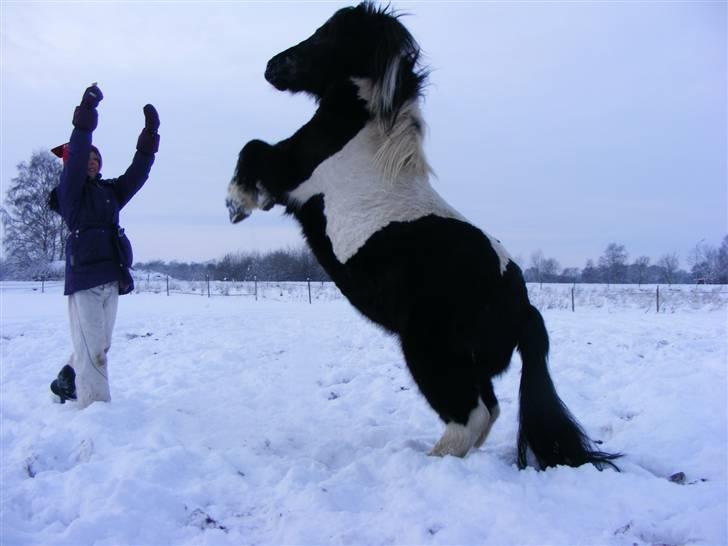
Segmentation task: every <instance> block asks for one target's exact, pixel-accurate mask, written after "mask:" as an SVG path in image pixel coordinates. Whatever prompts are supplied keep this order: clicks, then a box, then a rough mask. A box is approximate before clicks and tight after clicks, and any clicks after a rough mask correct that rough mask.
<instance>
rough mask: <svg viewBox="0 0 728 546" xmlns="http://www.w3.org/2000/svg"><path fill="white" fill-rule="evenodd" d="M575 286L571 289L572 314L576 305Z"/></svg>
mask: <svg viewBox="0 0 728 546" xmlns="http://www.w3.org/2000/svg"><path fill="white" fill-rule="evenodd" d="M574 288H575V287H574V286H572V287H571V312H572V313H573V312H574V309H575V305H574Z"/></svg>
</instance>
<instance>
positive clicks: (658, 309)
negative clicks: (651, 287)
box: [657, 285, 660, 313]
mask: <svg viewBox="0 0 728 546" xmlns="http://www.w3.org/2000/svg"><path fill="white" fill-rule="evenodd" d="M657 312H658V313H659V312H660V286H659V285H658V286H657Z"/></svg>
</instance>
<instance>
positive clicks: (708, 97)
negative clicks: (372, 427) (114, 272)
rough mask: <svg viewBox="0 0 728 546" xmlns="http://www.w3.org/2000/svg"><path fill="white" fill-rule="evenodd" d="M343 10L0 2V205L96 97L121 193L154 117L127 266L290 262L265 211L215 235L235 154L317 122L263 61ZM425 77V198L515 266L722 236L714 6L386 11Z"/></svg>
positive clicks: (103, 144) (722, 126) (125, 217)
mask: <svg viewBox="0 0 728 546" xmlns="http://www.w3.org/2000/svg"><path fill="white" fill-rule="evenodd" d="M346 5H353V4H347V3H344V2H316V3H306V2H295V3H294V2H285V3H272V2H218V3H216V2H204V3H203V2H199V3H198V2H114V3H104V2H32V1H24V2H10V1H7V0H3V1H2V7H1V8H0V9H1V10H2V13H1V14H0V20H1V21H2V22H1V23H0V24H1V32H2V43H1V44H0V46H1V53H0V55H1V59H0V61H1V65H2V75H1V76H2V77H1V80H2V81H1V85H2V98H1V102H2V104H1V108H2V142H1V148H2V149H1V152H2V155H1V158H0V159H1V163H2V165H1V170H0V176H1V179H0V182H2V194H3V196H4V195H5V192H6V190H7V186H8V184H9V182H10V180H11V179H12V178H13V177H15V176H16V174H17V169H16V166H17V164H18V163H19V162H21V161H27V160H28V159H29V158H30V156H31V154H32V153H33V152H34V151H37V150H47V149H50V148H52V147H53V146H55V145H57V144H61V143H63V142H66V141H67V139H68V137H69V135H70V132H71V116H72V113H73V108H74V107H75V106H76V105H77V104H78V102H79V99H80V97H81V94H82V92H83V90H84V89H85V88H86V87H87V86H88V85H89V84H91V83H92V82H98V84H99V87H100V88H101V89H102V91H103V93H104V96H105V98H104V100H103V102H102V103H101V105H100V107H99V128H98V129H97V130H96V132H95V133H94V143H95V144H96V145H97V146H98V147H99V148H100V150H101V153H102V155H103V162H104V164H103V169H102V172H103V175H104V176H105V177H114V176H118V175H119V174H121V173H122V172H123V171H124V170H125V169H126V167H127V165H128V164H129V162H130V161H131V158H132V156H133V153H134V148H135V144H136V138H137V135H138V133H139V131H140V129H141V128H142V126H143V115H142V106H143V105H144V104H145V103H147V102H151V103H153V104H154V105H155V106H156V107H157V109H158V111H159V114H160V118H161V121H162V125H161V127H160V134H161V145H160V151H159V154H158V155H157V161H156V164H155V165H154V167H153V169H152V173H151V177H150V179H149V181H148V182H147V184H146V186H145V187H144V188H143V190H142V191H141V192H140V193H139V194H137V196H136V197H135V198H134V200H133V201H132V202H131V203H130V204H129V205H128V206H127V207H126V208H125V209H124V211H123V212H122V217H121V223H122V225H123V226H124V227H125V228H126V230H127V233H128V234H129V236H130V238H131V240H132V243H133V244H134V249H135V260H143V261H146V260H151V259H155V258H159V259H163V260H172V259H177V260H181V261H190V260H194V261H202V260H209V259H215V258H221V257H222V256H223V255H224V254H225V253H227V252H236V251H246V250H265V249H273V248H280V247H287V246H296V245H300V244H302V238H301V236H300V235H299V230H298V227H297V225H296V224H295V223H294V221H293V220H292V219H291V218H288V217H285V216H284V215H283V214H282V209H281V208H280V207H276V208H274V209H273V210H272V211H270V212H267V213H264V212H258V213H256V214H254V215H253V217H251V218H250V219H248V220H246V221H245V222H243V223H241V224H238V225H235V226H233V225H231V224H230V223H229V222H228V216H227V210H226V208H225V206H224V198H225V190H226V187H227V184H228V181H229V179H230V176H231V174H232V171H233V167H234V165H235V161H236V158H237V153H238V151H239V150H240V148H241V147H242V146H243V145H244V144H245V142H247V141H248V140H250V139H252V138H262V139H264V140H267V141H269V142H276V141H278V140H281V139H283V138H286V137H288V136H290V134H292V133H293V132H294V131H295V130H296V129H298V128H299V127H300V126H301V125H302V124H303V123H305V121H306V120H307V119H309V118H310V117H311V115H312V114H313V112H314V108H315V105H314V103H313V101H311V100H310V99H308V98H307V97H305V96H293V95H289V94H286V93H280V92H278V91H276V90H274V89H273V88H272V87H271V86H270V85H269V84H268V83H267V82H266V81H265V79H264V78H263V72H264V70H265V65H266V62H267V60H268V59H269V58H270V57H272V56H273V55H274V54H275V53H278V52H279V51H281V50H283V49H285V48H287V47H289V46H291V45H293V44H295V43H297V42H299V41H301V40H302V39H304V38H306V37H307V36H309V35H310V34H311V33H312V32H313V31H314V30H315V29H316V28H317V27H318V26H320V25H321V24H322V23H323V22H324V21H325V20H326V19H327V18H328V17H329V16H330V15H331V14H333V12H334V11H335V10H336V9H338V8H339V7H343V6H346ZM393 5H394V7H395V8H399V9H400V10H401V11H406V12H407V13H409V15H408V16H407V17H405V18H404V19H402V21H403V22H404V23H405V24H406V26H407V27H408V28H409V29H410V31H411V32H412V33H413V34H414V36H415V38H416V39H417V40H418V42H419V43H420V45H421V46H422V49H423V51H424V54H425V56H424V59H425V62H426V64H427V65H429V67H430V68H431V70H432V73H431V76H430V84H429V86H428V88H427V91H426V97H425V101H424V104H423V111H424V115H425V119H426V121H427V123H428V126H429V128H428V134H427V139H426V144H425V149H426V151H427V154H428V157H429V161H430V163H431V165H432V166H433V168H434V170H435V172H436V173H437V179H435V180H434V181H433V185H434V186H435V188H436V189H437V190H438V191H439V192H440V193H441V194H442V195H443V197H445V199H446V200H448V201H449V202H450V203H451V204H452V205H453V206H455V208H457V209H458V210H459V211H460V212H461V213H463V214H464V215H465V216H466V217H467V218H469V219H470V220H471V221H472V222H473V223H474V224H476V225H477V226H479V227H481V228H483V229H484V230H486V231H488V232H489V233H491V234H492V235H494V236H496V237H498V238H499V239H501V240H502V241H503V243H504V244H505V245H506V248H508V249H509V251H510V252H511V254H513V255H514V256H519V257H520V258H521V259H522V261H523V262H525V263H524V264H523V265H527V262H528V260H529V257H530V255H531V253H532V252H533V251H534V250H537V249H541V250H543V252H544V253H545V254H546V256H548V257H555V258H557V259H558V260H559V261H560V262H561V265H562V266H577V267H583V266H584V263H585V262H586V260H587V259H588V258H598V257H599V255H601V254H602V252H603V251H604V248H605V247H606V246H607V244H609V243H610V242H617V243H621V244H624V245H625V246H626V248H627V250H628V252H629V253H630V258H631V259H633V258H636V257H637V256H639V255H642V254H645V255H648V256H650V257H652V258H653V260H654V259H657V258H659V257H660V256H661V255H662V254H665V253H668V252H677V253H678V254H679V255H680V257H681V259H682V260H681V265H682V266H683V267H687V261H686V258H687V255H688V251H689V250H690V248H691V247H693V246H694V245H695V244H696V243H697V242H698V241H700V240H701V239H705V240H706V242H708V243H710V244H712V245H717V244H719V242H720V240H721V239H722V237H723V236H724V235H725V234H726V233H728V220H727V210H728V196H727V189H726V186H727V172H726V169H727V167H726V154H727V142H726V124H727V113H726V22H727V21H726V3H725V2H722V1H721V2H700V1H695V0H691V1H686V2H648V1H634V2H588V1H586V2H545V1H544V2H450V1H448V2H393Z"/></svg>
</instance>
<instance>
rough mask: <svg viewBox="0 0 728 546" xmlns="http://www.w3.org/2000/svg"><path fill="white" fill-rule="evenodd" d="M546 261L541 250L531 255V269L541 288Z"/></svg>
mask: <svg viewBox="0 0 728 546" xmlns="http://www.w3.org/2000/svg"><path fill="white" fill-rule="evenodd" d="M544 261H545V258H544V256H543V252H542V251H541V249H539V250H537V251H536V252H534V253H533V254H531V267H530V268H529V269H531V273H532V274H533V276H534V277H535V280H537V281H538V282H539V283H540V284H541V286H543V266H544Z"/></svg>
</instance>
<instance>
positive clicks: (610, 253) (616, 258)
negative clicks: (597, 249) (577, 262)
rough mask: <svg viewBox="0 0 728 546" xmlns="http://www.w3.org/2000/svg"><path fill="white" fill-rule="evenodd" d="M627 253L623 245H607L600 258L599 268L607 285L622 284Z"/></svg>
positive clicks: (625, 269) (625, 270)
mask: <svg viewBox="0 0 728 546" xmlns="http://www.w3.org/2000/svg"><path fill="white" fill-rule="evenodd" d="M627 256H628V254H627V251H626V250H625V248H624V245H618V244H617V243H609V245H607V248H606V250H605V251H604V254H603V255H602V257H601V258H599V267H600V268H602V269H603V270H604V272H605V274H606V277H607V283H614V282H623V281H624V280H625V276H626V274H627Z"/></svg>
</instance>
